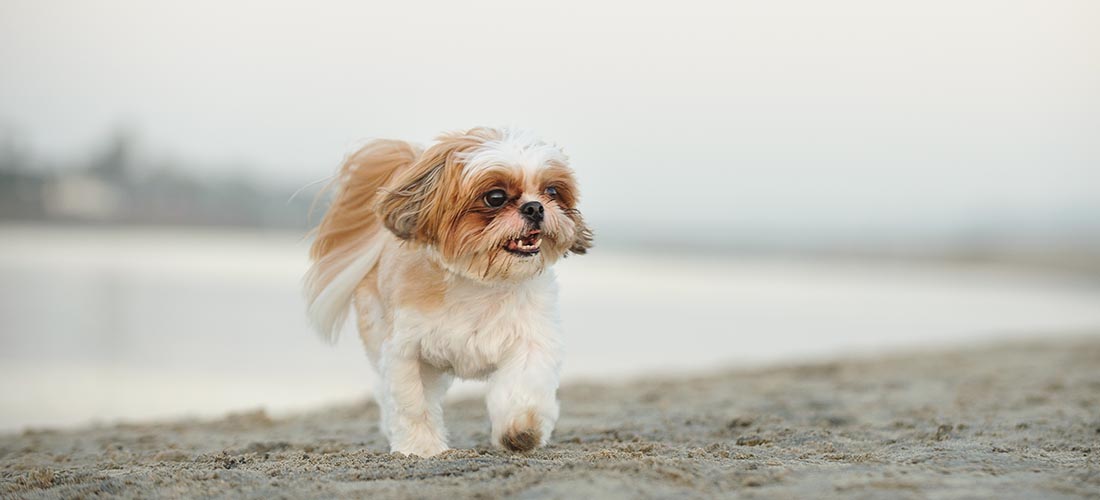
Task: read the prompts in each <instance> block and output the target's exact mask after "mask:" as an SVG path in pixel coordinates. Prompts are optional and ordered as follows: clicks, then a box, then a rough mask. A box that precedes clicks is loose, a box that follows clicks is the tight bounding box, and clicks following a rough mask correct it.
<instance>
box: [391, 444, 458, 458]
mask: <svg viewBox="0 0 1100 500" xmlns="http://www.w3.org/2000/svg"><path fill="white" fill-rule="evenodd" d="M449 449H450V448H448V447H447V444H446V443H432V442H422V443H404V444H400V445H398V444H393V445H390V452H391V453H404V454H406V455H416V456H418V457H421V458H428V457H434V456H436V455H438V454H440V453H443V452H445V451H447V450H449Z"/></svg>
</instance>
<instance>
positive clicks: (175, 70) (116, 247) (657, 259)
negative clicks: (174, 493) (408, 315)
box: [0, 0, 1100, 431]
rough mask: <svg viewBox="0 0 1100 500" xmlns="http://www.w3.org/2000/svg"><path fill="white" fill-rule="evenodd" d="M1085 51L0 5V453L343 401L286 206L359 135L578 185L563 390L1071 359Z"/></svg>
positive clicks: (1093, 146)
mask: <svg viewBox="0 0 1100 500" xmlns="http://www.w3.org/2000/svg"><path fill="white" fill-rule="evenodd" d="M1097 26H1100V3H1097V2H1094V1H1090V0H1081V1H1070V0H1031V1H1016V0H972V1H958V0H952V1H943V0H928V1H923V2H882V1H875V0H839V1H833V2H818V1H814V0H778V1H770V2H694V1H682V2H675V3H667V2H662V3H653V4H650V3H642V2H575V1H557V2H538V3H535V2H525V1H489V2H483V1H472V2H418V1H409V2H379V3H373V2H278V1H264V2H259V1H255V2H251V1H235V2H226V1H217V2H214V1H192V2H167V1H149V0H101V1H97V2H87V1H77V0H35V1H23V0H0V431H16V430H19V429H24V428H28V427H29V428H41V427H49V426H71V425H79V424H86V423H89V422H113V421H117V420H137V419H145V418H162V417H180V416H200V417H205V416H213V415H218V414H221V413H224V412H226V411H236V410H244V409H251V408H257V407H262V408H266V409H268V410H270V411H273V412H287V411H298V410H301V409H305V408H311V407H315V406H317V405H323V404H331V403H336V402H341V401H348V400H353V399H356V398H362V397H364V395H366V394H367V393H368V392H369V390H370V385H371V382H372V380H373V374H372V371H371V369H370V368H369V366H368V365H367V361H366V358H365V356H364V355H363V353H362V348H361V347H360V346H359V343H358V339H357V337H356V336H355V335H354V333H352V332H351V331H350V328H349V329H347V330H346V331H345V333H344V335H343V337H342V338H341V340H340V342H339V343H338V344H337V345H336V346H329V345H327V344H325V343H324V342H322V341H321V340H319V339H318V338H317V337H316V336H314V335H313V334H312V333H311V332H310V331H309V329H308V328H307V324H306V321H305V316H304V306H303V301H302V299H301V297H300V294H299V281H300V278H301V276H302V274H303V272H304V271H305V269H306V266H307V262H306V249H307V248H308V244H309V241H308V239H307V237H306V233H307V230H308V228H309V227H311V226H312V225H313V224H314V223H316V221H317V220H318V219H319V218H320V216H321V215H322V214H323V211H324V208H325V203H324V199H323V198H322V199H321V202H320V203H318V204H317V206H316V207H315V209H314V210H312V211H311V205H312V203H313V200H314V199H315V195H316V193H317V192H318V189H319V187H320V185H322V184H324V182H325V181H327V179H328V178H329V176H330V175H331V174H332V173H333V172H334V171H335V169H336V167H337V165H338V164H339V162H340V160H341V158H342V157H343V155H344V154H346V153H348V152H350V151H352V150H353V149H354V148H355V146H356V144H359V143H361V142H362V141H363V140H365V139H369V138H374V137H387V138H401V139H408V140H414V141H418V142H422V143H424V142H429V141H430V140H431V139H432V138H433V137H434V136H435V135H437V134H438V133H440V132H442V131H447V130H455V129H462V128H467V127H471V126H475V125H493V126H499V125H515V126H521V127H524V128H530V129H533V130H535V131H536V132H537V133H538V134H540V135H541V136H543V137H545V138H547V139H549V140H551V141H554V142H557V143H558V144H560V145H562V146H563V147H564V148H565V149H566V151H567V153H568V154H569V155H570V157H571V158H572V161H573V165H574V167H575V169H576V170H577V172H578V177H579V179H580V181H581V186H582V189H583V199H582V203H581V208H582V209H583V211H584V212H585V214H586V216H587V218H588V220H589V221H590V222H591V224H592V226H593V227H594V228H595V229H596V232H597V248H596V249H595V250H594V251H593V252H592V253H591V254H590V255H588V256H584V257H578V258H570V259H567V260H566V261H565V262H563V263H562V264H561V265H560V266H559V267H558V273H559V276H560V280H561V283H562V310H563V317H564V324H565V339H566V342H567V346H568V350H569V354H568V357H567V361H566V366H565V373H566V378H567V379H570V380H577V379H592V378H596V377H611V378H623V377H631V376H638V375H646V374H653V373H681V372H685V371H697V370H705V369H717V368H720V367H731V366H751V365H760V364H766V363H783V362H793V361H801V360H809V359H819V358H823V357H827V356H838V355H866V354H870V353H875V352H882V351H885V350H894V349H912V348H930V347H936V346H943V345H951V344H958V343H966V342H976V341H983V340H989V339H1001V338H1036V337H1046V336H1057V335H1097V334H1100V328H1098V327H1100V140H1098V139H1100V31H1098V30H1097V29H1096V27H1097ZM670 339H671V340H672V341H670ZM476 390H477V387H476V385H470V384H466V385H464V386H462V387H460V388H459V392H460V393H462V392H463V391H476Z"/></svg>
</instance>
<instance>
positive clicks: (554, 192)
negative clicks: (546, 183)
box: [546, 186, 558, 198]
mask: <svg viewBox="0 0 1100 500" xmlns="http://www.w3.org/2000/svg"><path fill="white" fill-rule="evenodd" d="M546 196H549V197H551V198H557V197H558V188H556V187H554V186H550V187H548V188H546Z"/></svg>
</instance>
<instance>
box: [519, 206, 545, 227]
mask: <svg viewBox="0 0 1100 500" xmlns="http://www.w3.org/2000/svg"><path fill="white" fill-rule="evenodd" d="M545 212H546V209H544V208H542V203H539V202H537V201H529V202H527V203H524V204H523V205H521V206H520V207H519V213H521V214H523V218H524V219H527V220H529V221H531V222H535V223H538V222H542V214H543V213H545Z"/></svg>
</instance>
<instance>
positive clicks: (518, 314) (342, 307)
mask: <svg viewBox="0 0 1100 500" xmlns="http://www.w3.org/2000/svg"><path fill="white" fill-rule="evenodd" d="M577 199H578V191H577V182H576V180H575V178H574V176H573V171H572V170H571V169H570V167H569V164H568V160H567V158H566V156H565V154H564V153H563V152H562V150H561V149H559V148H558V147H557V146H555V145H553V144H550V143H546V142H543V141H541V140H539V139H537V138H536V137H534V136H532V135H531V134H530V133H527V132H523V131H518V130H512V129H494V128H474V129H471V130H468V131H466V132H461V133H452V134H446V135H443V136H441V137H439V138H438V139H437V142H436V143H435V144H433V145H432V146H431V147H429V148H427V149H426V150H421V149H420V148H418V147H417V146H414V145H412V144H409V143H407V142H403V141H394V140H376V141H373V142H370V143H368V144H367V145H366V146H364V147H363V148H362V149H360V150H359V151H357V152H355V153H354V154H352V155H350V156H349V157H348V158H347V159H346V160H345V162H344V164H343V166H342V167H341V169H340V173H339V176H338V178H337V180H336V191H335V197H334V199H333V202H332V205H331V207H330V208H329V210H328V212H327V213H326V214H325V216H324V218H323V220H322V221H321V223H320V225H319V226H318V227H317V229H316V239H315V240H314V242H313V245H312V247H311V249H310V257H311V259H312V267H311V268H310V269H309V272H308V274H307V275H306V279H305V293H306V296H307V300H308V302H309V316H310V319H311V321H312V322H313V325H314V326H315V328H316V329H317V330H318V331H319V332H320V333H321V334H322V335H324V336H325V337H327V338H328V339H330V340H334V339H335V338H336V336H337V335H338V333H339V330H340V328H341V325H342V324H343V322H344V320H345V319H346V317H347V313H348V311H349V310H352V309H353V310H354V313H355V319H356V321H357V324H358V328H359V335H360V337H362V340H363V343H364V344H365V346H366V350H367V355H368V357H369V358H370V361H371V364H372V365H373V366H374V367H375V369H376V370H377V371H378V373H379V379H380V383H379V387H378V388H377V390H376V391H375V393H376V394H375V395H376V398H377V400H378V405H379V407H380V408H381V417H382V419H381V426H380V427H381V429H382V432H383V433H384V434H385V436H386V438H387V439H388V440H389V443H390V449H391V451H396V452H402V453H406V454H414V455H419V456H422V457H428V456H432V455H436V454H438V453H440V452H442V451H444V450H446V449H447V432H446V429H445V427H444V424H443V409H442V400H443V395H444V393H445V392H446V391H447V388H448V387H449V386H450V384H451V381H452V380H453V378H454V377H461V378H464V379H484V380H487V381H488V395H487V398H486V399H487V404H488V410H489V419H490V423H491V426H492V442H493V444H494V445H495V446H499V447H503V448H505V449H508V450H513V451H528V450H531V449H533V448H535V447H537V446H541V445H544V444H546V442H547V440H548V439H549V437H550V433H551V432H552V431H553V430H554V423H555V422H556V421H557V419H558V401H557V389H558V375H559V367H560V355H559V350H560V347H559V346H560V341H559V333H558V328H559V327H558V312H557V285H556V283H555V278H554V274H553V271H552V270H551V266H552V265H553V264H554V263H555V262H557V261H558V260H559V259H561V258H562V257H564V256H565V255H567V254H569V253H576V254H583V253H585V251H586V250H588V248H590V247H591V245H592V232H591V231H589V229H588V227H587V226H586V225H585V223H584V219H583V218H582V217H581V213H580V212H579V211H578V210H577ZM352 306H354V307H352Z"/></svg>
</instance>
